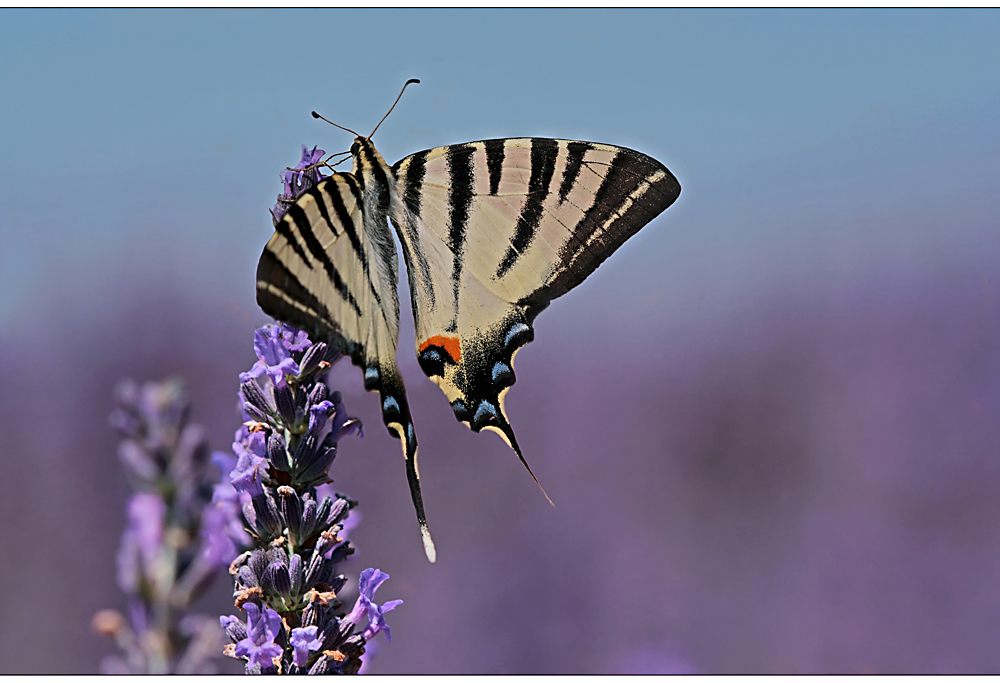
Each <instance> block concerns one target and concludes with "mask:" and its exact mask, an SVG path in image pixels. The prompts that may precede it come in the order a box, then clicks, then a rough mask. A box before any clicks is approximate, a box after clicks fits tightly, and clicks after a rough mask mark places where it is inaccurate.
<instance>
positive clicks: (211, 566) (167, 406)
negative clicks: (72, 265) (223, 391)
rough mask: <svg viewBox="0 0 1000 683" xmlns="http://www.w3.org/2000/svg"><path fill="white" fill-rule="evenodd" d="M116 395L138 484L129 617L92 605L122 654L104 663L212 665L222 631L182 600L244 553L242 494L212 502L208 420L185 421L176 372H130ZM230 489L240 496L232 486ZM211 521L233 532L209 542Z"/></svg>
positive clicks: (124, 547) (129, 539)
mask: <svg viewBox="0 0 1000 683" xmlns="http://www.w3.org/2000/svg"><path fill="white" fill-rule="evenodd" d="M116 398H117V402H118V408H117V409H116V410H115V411H114V413H112V415H111V418H110V421H111V424H112V425H113V426H115V427H117V428H118V429H119V430H120V431H121V432H123V434H124V436H125V440H124V441H123V442H122V444H121V446H120V448H119V456H120V458H121V461H122V465H123V466H124V467H125V471H126V473H127V474H128V475H129V480H130V482H131V484H132V487H133V489H134V492H133V494H132V496H131V497H130V498H129V503H128V508H127V519H128V524H127V526H126V528H125V532H124V533H123V534H122V540H121V546H120V548H119V551H118V556H117V564H118V586H119V587H120V588H121V589H122V591H123V592H124V593H125V595H126V598H127V604H128V609H127V614H128V617H126V616H125V615H123V614H120V613H118V612H116V611H114V610H102V611H101V612H99V613H98V614H97V615H95V617H94V619H93V621H92V625H93V627H94V629H95V630H96V631H97V632H98V633H101V634H102V635H105V636H108V637H110V638H113V639H114V640H115V641H116V642H117V643H118V645H119V647H120V648H121V649H122V651H123V654H124V656H122V657H118V656H111V657H108V658H105V660H104V661H103V662H102V663H101V670H102V671H104V672H117V673H132V674H168V673H175V674H195V673H214V672H215V671H216V669H215V666H214V663H213V662H212V658H213V657H214V656H215V655H216V654H217V653H218V652H219V649H220V648H221V646H222V643H223V637H224V636H223V633H222V631H221V630H220V629H219V627H218V626H217V625H216V624H215V623H214V622H215V620H214V619H209V617H207V616H206V615H200V614H192V613H186V610H187V609H188V608H189V606H190V605H191V604H192V603H193V602H194V600H195V599H197V597H198V595H199V593H200V592H201V591H202V590H203V589H204V588H206V587H207V585H208V584H209V582H210V581H211V580H212V579H213V577H214V576H215V575H216V574H218V573H220V572H219V570H220V569H221V568H222V567H224V566H225V565H227V564H229V562H230V561H232V559H233V558H234V557H235V556H236V555H237V554H238V548H237V544H238V543H239V538H240V536H239V534H242V533H243V532H242V528H235V529H234V526H235V525H234V522H235V519H233V515H234V513H235V514H238V508H237V509H234V508H235V506H236V502H235V501H231V502H230V503H229V504H228V505H229V507H228V508H225V507H219V508H218V509H215V508H212V511H210V510H209V506H210V505H213V503H212V501H211V490H212V484H213V483H214V481H215V476H216V475H215V473H214V468H213V467H212V462H211V461H210V456H209V454H210V452H211V451H210V449H209V447H208V442H207V440H206V439H205V432H204V430H203V429H201V428H200V427H198V426H197V425H193V424H189V423H188V422H187V414H188V409H189V408H190V405H189V403H188V401H187V398H186V397H185V395H184V388H183V385H182V384H181V382H180V381H179V380H167V381H164V382H147V383H145V384H143V385H141V386H140V385H139V384H138V383H136V382H133V381H131V380H126V381H124V382H122V383H121V384H120V385H119V386H118V388H117V390H116ZM223 466H224V464H223ZM232 495H233V496H236V497H237V498H238V494H237V493H236V491H235V490H233V491H232ZM227 510H228V512H227ZM210 525H211V526H214V527H216V528H217V531H216V532H214V533H215V534H216V536H217V537H218V539H219V540H220V541H221V540H225V539H223V538H222V536H221V535H220V534H226V535H227V536H228V537H229V542H228V543H213V542H212V541H211V535H212V533H213V532H212V531H211V530H210V528H209V526H210ZM234 532H235V535H234ZM244 536H245V534H244ZM247 540H248V539H247Z"/></svg>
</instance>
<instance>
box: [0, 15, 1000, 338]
mask: <svg viewBox="0 0 1000 683" xmlns="http://www.w3.org/2000/svg"><path fill="white" fill-rule="evenodd" d="M998 29H1000V14H998V13H996V12H992V11H978V10H969V11H953V12H946V11H929V10H917V11H905V12H904V11H882V10H859V11H847V10H829V11H785V10H772V11H723V10H686V11H672V10H642V11H610V10H578V11H548V10H546V11H541V10H537V11H518V10H499V11H450V10H434V11H420V10H358V11H337V10H323V11H295V12H280V11H266V10H239V11H229V10H212V11H185V10H162V11H115V10H106V11H105V10H102V11H88V10H5V11H3V21H2V22H0V59H2V63H3V64H4V65H5V66H4V68H3V70H2V72H0V88H2V91H3V92H4V93H6V94H7V95H6V96H5V97H4V98H3V101H2V102H0V126H2V130H3V131H4V134H3V136H0V159H2V161H0V174H2V183H0V187H2V188H3V189H2V190H0V192H2V195H0V197H2V202H3V206H4V208H5V211H4V212H3V213H4V218H3V222H2V225H0V235H2V242H0V244H2V247H0V321H3V323H4V324H5V325H6V324H9V323H11V322H14V321H15V320H16V319H17V313H18V311H19V310H23V308H24V307H25V306H30V305H31V303H30V302H31V301H32V299H31V297H32V295H33V292H35V291H37V290H38V289H39V288H46V287H56V288H57V289H67V288H72V289H75V290H76V291H77V292H78V294H79V295H80V297H81V302H80V303H81V305H85V306H86V305H91V303H88V302H87V299H86V297H85V296H84V295H85V294H86V293H87V292H89V293H90V294H89V296H90V297H91V299H93V298H94V297H97V298H99V297H100V296H101V293H100V287H101V283H102V282H106V281H107V278H111V277H113V275H114V273H115V272H116V269H120V268H121V267H123V266H122V262H123V261H128V260H133V261H147V262H148V263H147V264H146V266H143V267H149V268H153V269H156V268H160V269H162V271H163V272H164V273H165V275H164V276H165V277H169V276H170V275H169V274H170V273H171V272H174V273H177V274H178V277H177V283H178V286H182V287H183V286H188V285H191V286H196V287H198V288H201V289H204V288H208V289H209V290H214V291H221V290H230V287H231V288H232V289H231V290H230V291H231V292H232V293H233V294H232V295H233V296H241V297H242V302H243V303H244V304H245V305H247V306H250V305H252V293H251V292H252V286H250V285H249V282H250V277H251V275H250V274H251V273H252V271H253V268H254V264H255V261H256V258H257V255H258V254H259V251H260V248H261V245H262V244H263V242H264V241H266V239H267V237H268V235H269V233H270V226H269V221H268V217H267V214H266V208H267V207H268V206H269V205H270V204H271V202H272V201H273V197H274V195H275V194H276V191H277V190H278V188H279V185H278V182H277V173H278V172H279V171H280V169H281V168H283V167H284V166H285V165H288V164H291V163H293V162H295V161H296V160H297V156H298V148H299V145H300V144H302V143H308V144H310V145H311V144H319V145H320V146H321V147H322V148H324V149H327V150H328V151H337V150H340V149H346V147H347V146H348V145H349V142H350V140H349V136H348V135H347V134H346V133H342V132H341V131H338V130H336V129H334V128H331V127H329V126H326V125H325V124H323V123H321V122H317V121H314V120H313V119H311V118H310V117H309V111H310V110H311V109H317V110H319V111H321V112H322V113H324V114H325V115H326V116H328V117H329V118H331V119H333V120H335V121H337V122H339V123H341V124H343V125H345V126H348V127H353V128H357V129H359V130H370V129H371V127H373V126H374V124H375V123H376V122H377V121H378V119H379V118H380V117H381V115H382V114H383V113H384V111H385V109H386V108H387V107H388V105H389V104H390V103H391V102H392V99H393V97H394V96H395V94H396V92H397V90H398V88H399V86H400V85H401V84H402V83H403V81H405V80H406V79H407V78H411V77H415V78H420V79H421V80H422V83H421V85H419V86H416V87H414V88H412V89H411V90H410V91H409V92H407V94H406V96H405V98H404V99H403V101H402V102H401V104H400V106H399V107H398V108H397V110H396V112H395V113H394V114H393V116H392V117H391V118H390V119H389V120H388V121H387V122H386V124H385V125H384V126H383V127H382V128H381V130H380V131H379V133H378V135H377V136H376V142H377V144H378V146H379V148H380V150H381V151H382V152H383V154H384V155H385V157H386V158H387V159H388V160H390V163H391V162H392V161H394V160H396V159H398V158H400V157H402V156H405V155H406V154H409V153H412V152H414V151H417V150H419V149H424V148H427V147H431V146H434V145H440V144H447V143H453V142H462V141H466V140H472V139H482V138H488V137H496V136H521V135H542V136H559V137H568V138H579V139H588V140H597V141H602V142H611V143H617V144H622V145H626V146H632V147H635V148H637V149H640V150H642V151H644V152H646V153H648V154H651V155H652V156H654V157H656V158H658V159H660V160H662V161H664V162H665V163H666V164H667V165H668V166H669V167H670V168H671V169H672V170H673V171H674V172H675V174H676V175H677V176H678V177H679V178H680V180H681V183H682V186H683V188H684V190H683V193H682V195H681V199H680V200H679V202H678V204H677V205H676V206H675V207H674V208H672V209H671V211H670V214H669V218H664V219H661V221H660V225H661V226H662V227H661V228H659V229H658V230H655V231H654V230H647V231H646V232H648V233H649V234H648V235H647V234H646V232H644V233H642V236H641V237H638V238H636V239H635V240H632V242H630V243H629V244H627V245H626V246H625V247H624V248H623V250H622V256H619V257H617V258H618V259H637V261H636V262H635V263H625V264H621V268H622V269H624V270H625V271H629V270H634V269H635V268H636V267H638V266H639V265H641V266H642V267H643V268H649V267H650V266H652V265H655V264H657V263H658V264H661V265H668V266H669V265H671V264H674V265H676V266H677V267H678V268H684V267H685V264H691V263H692V262H693V261H698V262H699V263H700V265H701V269H702V270H704V269H708V271H719V272H718V273H716V275H714V276H713V278H714V281H715V282H719V281H720V278H722V279H727V278H728V279H734V278H735V280H734V282H733V284H732V285H731V287H732V288H734V291H735V290H738V289H740V288H741V287H743V285H744V284H745V282H743V281H742V280H740V277H738V276H737V275H738V272H739V271H740V270H741V269H744V270H745V269H749V270H750V271H752V272H753V271H757V270H759V269H760V268H761V267H767V268H769V269H773V268H777V269H778V270H779V271H780V270H782V269H784V268H788V267H792V265H789V264H793V263H794V262H795V261H796V260H801V259H803V258H805V259H806V260H807V261H809V259H812V260H815V259H820V260H823V261H824V262H828V261H829V258H828V253H829V250H830V249H831V248H832V249H834V250H837V249H840V250H841V251H843V252H844V254H843V255H842V260H846V261H847V262H849V264H857V263H859V262H864V261H865V259H866V258H869V257H868V256H866V253H868V251H870V250H866V249H861V248H858V247H859V242H858V239H859V236H858V235H857V234H855V233H854V232H852V231H851V225H852V224H856V221H852V220H851V218H850V217H849V216H840V218H839V219H838V216H837V215H838V212H839V213H841V214H842V213H843V212H844V210H845V207H850V208H851V210H853V211H862V213H864V210H865V209H864V207H866V206H867V207H868V209H869V210H870V211H874V212H876V213H878V211H879V208H880V207H882V208H884V207H887V206H889V207H893V210H894V211H895V210H896V209H899V210H903V209H904V208H906V207H909V208H910V209H914V210H915V208H917V207H920V206H922V205H924V204H927V205H928V206H939V207H941V205H942V202H945V203H947V201H945V200H946V199H948V198H950V199H951V200H952V201H953V202H954V204H955V206H954V207H945V208H944V209H943V210H946V211H948V210H952V209H958V208H960V207H962V206H965V207H969V206H972V207H975V206H977V202H986V204H984V205H983V206H984V208H983V210H984V211H986V212H987V213H988V212H989V210H990V208H989V207H990V206H994V205H990V204H988V203H989V201H990V200H989V197H988V196H989V195H990V194H991V193H992V188H991V187H990V185H991V182H990V181H989V180H988V179H989V177H991V176H992V177H996V171H997V162H996V159H997V158H998V156H1000V155H998V154H997V152H998V149H997V147H998V143H997V140H998V139H1000V136H998V135H997V132H998V130H997V121H998V120H1000V117H998V116H997V114H998V109H1000V83H998V81H1000V76H998V74H1000V47H998V45H997V42H996V40H995V37H996V35H997V34H998ZM797 207H798V208H797ZM994 208H995V207H994ZM796 210H799V211H800V213H799V214H796V213H795V211H796ZM814 211H819V212H820V213H822V214H824V215H831V212H832V216H833V217H832V218H831V220H832V221H833V222H834V223H835V225H833V226H832V227H831V226H830V225H826V226H825V227H824V226H823V225H818V224H816V223H815V221H813V220H812V217H813V215H814ZM802 212H805V213H806V214H808V215H809V219H808V220H803V215H802ZM892 219H898V220H897V221H896V222H899V221H902V222H906V221H907V220H910V219H909V218H906V217H904V216H902V215H896V214H893V215H883V216H882V220H881V221H876V222H877V223H880V224H881V226H882V227H879V228H878V229H877V230H875V231H874V232H875V233H878V234H882V233H883V232H884V234H887V235H890V236H891V237H889V238H887V239H890V240H891V241H892V242H895V241H896V240H897V237H898V231H899V230H901V229H902V224H901V223H900V224H898V225H897V224H896V222H894V220H892ZM869 222H870V221H869ZM970 229H971V228H970ZM927 233H930V234H927ZM934 233H935V230H934V229H933V228H928V229H925V230H924V231H923V232H920V230H916V232H915V233H911V232H910V231H909V229H907V230H906V231H905V232H904V234H905V236H906V237H905V239H907V240H911V241H915V243H917V244H918V246H919V245H925V246H926V248H928V249H930V250H931V251H933V252H935V253H936V252H938V251H939V250H940V249H941V248H946V247H947V243H946V244H944V245H943V246H942V244H939V242H941V237H940V235H938V236H935V234H934ZM878 234H874V233H873V231H872V229H871V227H870V226H869V227H868V228H866V229H865V230H864V231H863V235H861V239H863V240H875V241H876V242H877V241H878V240H879V239H880V238H879V236H878ZM764 235H769V236H768V237H764ZM633 242H638V244H633ZM945 242H948V241H945ZM762 245H763V246H762ZM817 245H819V246H818V247H817ZM927 245H929V246H927ZM883 246H884V245H883ZM994 246H995V243H994ZM919 248H920V249H923V248H924V247H919ZM747 249H750V251H749V252H748V251H747ZM761 249H764V251H765V252H766V254H763V253H762V252H761V251H760V250H761ZM803 249H805V250H806V252H809V253H803V252H802V250H803ZM816 249H818V253H812V252H810V250H813V251H815V250H816ZM754 250H756V251H757V253H756V255H754ZM890 250H893V249H892V248H891V247H890ZM946 250H947V248H946ZM972 251H976V250H975V249H973V250H972ZM894 253H895V252H894ZM626 254H627V256H626ZM651 254H652V256H651ZM810 254H811V255H810ZM737 255H738V256H737ZM644 258H647V260H643V259H644ZM171 259H172V261H171ZM734 259H735V262H734ZM761 259H763V261H761ZM647 261H648V262H647ZM809 262H810V263H812V261H809ZM810 267H811V266H810ZM852 267H853V265H852ZM605 268H608V266H606V267H605ZM237 278H240V279H242V281H238V280H237ZM736 280H739V282H737V281H736ZM237 283H238V284H237ZM615 283H616V278H608V279H607V280H606V281H602V285H601V286H607V287H615V286H616V284H615ZM683 284H684V283H677V282H668V286H670V287H672V288H673V289H677V288H678V287H679V286H682V285H683ZM786 284H787V283H786ZM626 285H627V286H629V287H636V286H642V285H643V283H641V282H637V281H635V280H632V281H629V282H627V283H626ZM623 286H624V285H623ZM650 286H652V285H650ZM778 286H786V285H785V284H781V285H778ZM238 291H239V292H242V295H238V294H236V292H238ZM720 296H723V295H722V294H720Z"/></svg>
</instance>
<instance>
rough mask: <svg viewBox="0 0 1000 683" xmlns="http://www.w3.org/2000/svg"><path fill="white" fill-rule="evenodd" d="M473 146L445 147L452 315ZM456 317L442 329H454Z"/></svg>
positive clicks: (469, 194)
mask: <svg viewBox="0 0 1000 683" xmlns="http://www.w3.org/2000/svg"><path fill="white" fill-rule="evenodd" d="M475 152H476V148H475V147H473V146H472V145H455V146H453V147H449V148H448V174H449V177H450V179H451V183H450V186H449V188H448V226H449V227H448V248H449V249H450V250H451V252H452V254H453V255H454V258H453V261H452V271H451V282H452V294H453V295H454V297H455V314H456V316H457V315H458V296H459V291H460V290H461V282H462V268H463V266H464V263H465V240H466V230H467V228H468V225H469V212H470V209H471V208H472V199H473V193H472V185H473V169H472V155H473V154H475ZM457 328H458V319H457V318H456V319H455V320H452V321H451V323H450V324H449V325H448V327H446V328H445V329H446V331H448V332H454V331H455V330H456V329H457Z"/></svg>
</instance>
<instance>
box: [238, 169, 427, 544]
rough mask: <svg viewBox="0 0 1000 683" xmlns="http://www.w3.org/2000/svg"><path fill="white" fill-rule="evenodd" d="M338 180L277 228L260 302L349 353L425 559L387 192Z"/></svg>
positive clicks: (347, 178)
mask: <svg viewBox="0 0 1000 683" xmlns="http://www.w3.org/2000/svg"><path fill="white" fill-rule="evenodd" d="M356 170H360V171H361V172H359V173H358V174H357V175H355V174H352V173H336V174H334V175H333V176H331V177H330V178H327V179H325V180H323V181H321V182H319V183H318V184H317V185H315V186H314V187H312V188H310V189H309V190H308V191H306V192H305V193H304V194H303V195H302V196H300V197H299V198H298V199H297V200H296V202H295V203H294V204H293V205H292V206H290V207H289V209H288V211H287V212H286V213H285V215H284V216H283V217H282V218H281V219H280V220H278V221H276V223H275V233H274V235H273V236H272V237H271V240H270V241H269V242H268V243H267V246H265V248H264V253H263V254H262V255H261V258H260V262H259V264H258V266H257V303H258V304H259V305H260V307H261V308H262V309H263V310H264V312H265V313H268V314H270V315H272V316H274V317H275V318H277V319H279V320H282V321H284V322H286V323H289V324H291V325H295V326H296V327H298V328H300V329H303V330H306V331H307V332H309V333H310V334H311V335H312V336H313V338H314V339H323V340H325V341H327V342H329V343H330V344H331V345H332V346H333V347H334V348H335V349H337V350H339V351H340V352H342V353H344V354H346V355H348V356H350V358H351V360H352V362H353V363H354V364H355V365H357V366H359V367H361V368H362V369H363V370H364V383H365V389H367V390H369V391H377V392H378V393H379V396H380V398H381V400H382V418H383V422H385V425H386V427H387V428H388V429H389V431H390V433H391V434H392V435H393V436H396V437H398V438H399V439H400V440H401V442H402V446H403V455H404V457H405V458H406V463H407V468H406V470H407V479H408V481H409V485H410V491H411V494H412V496H413V502H414V506H415V508H416V510H417V518H418V521H419V522H420V526H421V531H422V534H423V538H424V546H425V550H426V552H427V556H428V558H429V559H431V561H433V558H434V555H435V552H434V545H433V542H432V541H431V539H430V534H429V532H428V531H427V523H426V519H425V516H424V510H423V501H422V498H421V495H420V482H419V475H418V473H417V466H416V459H417V441H416V434H415V432H414V429H413V422H412V419H411V417H410V409H409V405H408V403H407V401H406V390H405V388H404V386H403V380H402V377H401V376H400V374H399V368H398V367H397V364H396V346H397V342H398V338H399V297H398V294H397V284H398V281H397V278H398V270H397V262H396V261H397V256H396V248H395V246H394V245H393V241H392V233H391V232H390V231H389V227H388V223H387V221H386V214H385V201H383V200H382V199H381V197H383V196H384V197H385V198H386V199H387V198H388V196H389V191H388V187H387V185H385V184H383V185H381V186H380V184H378V183H375V182H372V180H371V178H369V179H368V182H367V187H368V191H367V192H366V191H365V185H366V182H365V177H366V173H365V172H364V171H365V170H370V169H367V168H366V167H363V168H361V169H356Z"/></svg>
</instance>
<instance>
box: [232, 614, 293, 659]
mask: <svg viewBox="0 0 1000 683" xmlns="http://www.w3.org/2000/svg"><path fill="white" fill-rule="evenodd" d="M243 609H244V610H246V613H247V637H246V638H244V639H243V640H241V641H240V642H238V643H236V655H237V656H238V657H247V658H248V661H247V666H248V667H251V666H253V665H254V664H259V665H260V668H262V669H266V668H268V667H272V666H274V661H273V660H274V658H275V657H277V656H279V655H281V652H282V650H281V647H280V646H279V645H277V644H276V643H275V642H274V638H275V637H276V636H277V635H278V633H279V632H280V631H281V617H279V616H278V613H277V612H275V611H274V610H273V609H270V608H269V607H265V608H264V613H263V614H261V612H260V608H259V607H257V605H255V604H254V603H252V602H248V603H246V604H245V605H243Z"/></svg>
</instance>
